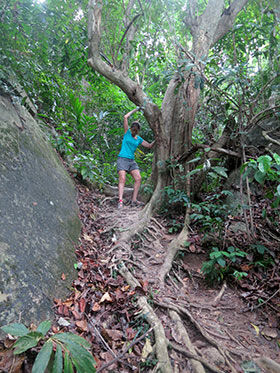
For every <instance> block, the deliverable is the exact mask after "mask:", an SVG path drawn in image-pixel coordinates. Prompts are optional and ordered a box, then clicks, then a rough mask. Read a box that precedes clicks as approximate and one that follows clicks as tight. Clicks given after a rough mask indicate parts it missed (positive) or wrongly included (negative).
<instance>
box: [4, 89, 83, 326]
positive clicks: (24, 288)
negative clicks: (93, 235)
mask: <svg viewBox="0 0 280 373" xmlns="http://www.w3.org/2000/svg"><path fill="white" fill-rule="evenodd" d="M79 234H80V221H79V218H78V208H77V205H76V191H75V187H74V184H73V182H72V180H71V178H70V177H69V175H68V174H67V172H66V170H65V169H64V167H63V165H62V163H61V161H60V160H59V158H58V156H57V155H56V153H55V151H54V150H53V149H52V147H51V146H50V144H49V143H48V141H47V139H46V136H45V135H44V133H43V131H42V130H41V129H40V126H39V124H38V122H36V121H35V120H34V119H33V118H32V116H31V115H30V114H29V113H28V112H27V110H26V109H25V108H24V107H22V106H21V105H19V104H15V103H13V102H12V100H11V99H10V98H9V97H6V96H0V326H2V325H5V324H8V323H11V322H19V321H21V322H23V323H25V324H26V325H28V324H30V323H31V322H33V323H35V324H38V323H39V322H40V321H43V320H46V319H50V318H52V317H53V311H52V306H53V298H54V297H56V298H60V297H62V298H63V297H66V295H67V293H68V292H69V286H71V283H72V281H73V279H74V277H75V269H74V262H75V244H76V243H77V240H78V237H79ZM62 274H64V275H65V277H66V280H63V279H62V278H64V276H62Z"/></svg>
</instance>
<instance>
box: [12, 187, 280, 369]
mask: <svg viewBox="0 0 280 373" xmlns="http://www.w3.org/2000/svg"><path fill="white" fill-rule="evenodd" d="M77 190H78V204H79V208H80V219H81V222H82V234H81V239H80V245H79V247H77V249H76V255H77V271H78V278H77V280H75V281H74V283H73V288H72V292H71V295H70V296H69V298H68V299H55V306H54V307H55V310H56V315H57V316H56V322H55V324H54V326H53V327H52V332H54V333H57V332H61V331H71V332H74V333H78V334H79V335H81V336H83V337H84V338H86V339H87V340H88V341H90V342H91V343H92V354H93V356H94V358H95V360H96V371H97V372H101V371H102V372H123V373H126V372H156V371H162V372H178V373H179V372H190V373H192V372H195V373H197V372H199V373H203V372H220V373H221V372H223V373H229V372H233V373H234V372H243V373H249V372H251V373H254V372H255V373H260V372H279V371H278V370H273V369H274V368H273V367H271V366H270V365H268V368H267V367H266V368H265V364H266V363H267V361H266V362H264V363H263V364H262V363H261V362H258V365H257V364H256V359H258V358H263V357H265V358H270V359H273V360H274V361H275V362H278V363H280V356H279V345H280V335H279V304H280V300H279V260H278V261H277V260H275V263H276V264H275V266H274V267H273V268H272V269H271V271H270V272H269V271H267V272H265V274H264V273H262V272H261V271H260V272H258V273H257V272H254V273H251V274H250V275H249V276H248V279H246V280H242V281H235V282H234V281H233V282H232V283H226V282H224V283H223V284H221V285H219V287H216V288H215V287H210V286H208V285H207V284H206V282H205V280H204V277H203V275H202V273H201V266H202V263H203V262H204V261H205V260H208V255H207V253H206V252H205V251H204V249H203V247H202V246H200V245H201V237H200V236H199V233H198V232H196V231H194V230H192V231H191V234H190V241H191V242H193V244H192V245H191V246H190V247H188V248H186V250H185V251H180V252H179V255H177V257H176V259H175V261H174V262H173V265H172V268H171V270H170V272H169V274H168V275H167V278H166V281H165V282H164V283H162V282H160V281H159V280H158V279H159V273H160V272H161V270H162V266H163V264H164V263H165V259H166V255H167V253H166V250H165V248H166V246H167V244H168V243H169V242H170V241H171V240H172V239H173V238H174V235H172V234H170V233H169V232H168V228H167V227H166V223H165V221H164V220H163V219H162V218H161V217H159V216H157V217H155V218H153V219H152V220H151V222H150V224H149V226H147V227H146V229H145V230H144V231H143V232H142V233H141V234H140V233H139V234H136V235H135V236H134V237H133V238H132V240H131V242H126V243H124V242H123V241H122V240H120V236H121V235H123V234H125V232H126V231H127V230H128V229H129V228H130V227H131V226H132V225H133V224H135V222H137V221H138V219H139V213H140V212H141V209H139V208H138V209H137V208H131V207H129V206H125V207H124V208H123V209H122V210H118V209H117V208H116V200H114V199H112V198H108V197H105V196H104V195H102V194H99V193H97V192H95V191H92V190H90V189H88V188H87V187H85V186H82V185H77ZM276 245H278V246H279V241H277V240H276ZM277 263H278V264H277ZM244 266H245V264H243V269H244ZM252 271H254V270H253V269H252ZM275 289H276V290H275ZM277 289H278V290H277ZM260 298H262V302H261V303H258V302H257V300H258V299H260ZM268 362H270V361H269V360H268ZM275 369H277V368H275ZM17 372H30V363H28V362H25V365H24V364H23V366H22V368H21V370H18V371H17Z"/></svg>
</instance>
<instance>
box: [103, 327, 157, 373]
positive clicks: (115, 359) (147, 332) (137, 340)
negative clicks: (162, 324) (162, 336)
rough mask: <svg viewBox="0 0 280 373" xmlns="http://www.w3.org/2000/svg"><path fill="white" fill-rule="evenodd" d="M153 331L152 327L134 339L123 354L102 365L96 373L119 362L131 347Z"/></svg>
mask: <svg viewBox="0 0 280 373" xmlns="http://www.w3.org/2000/svg"><path fill="white" fill-rule="evenodd" d="M153 329H154V328H153V327H152V328H150V329H149V330H147V331H146V332H145V333H144V334H142V335H141V336H140V337H139V338H137V339H135V341H133V342H131V343H130V345H129V346H128V347H126V349H125V350H124V352H122V353H121V354H119V355H117V356H116V357H115V358H114V359H113V360H111V361H109V362H108V363H106V364H104V365H102V366H101V367H100V368H99V369H97V371H96V373H99V372H102V370H104V369H106V368H108V367H109V366H110V365H112V364H114V363H115V362H116V361H119V360H121V359H122V358H123V357H124V355H125V354H126V353H127V351H129V350H130V349H131V347H133V346H134V345H135V344H137V343H138V342H140V341H141V340H142V339H144V338H145V337H146V336H147V335H148V334H149V333H151V331H152V330H153Z"/></svg>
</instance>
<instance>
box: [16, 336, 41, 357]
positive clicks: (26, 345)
mask: <svg viewBox="0 0 280 373" xmlns="http://www.w3.org/2000/svg"><path fill="white" fill-rule="evenodd" d="M37 343H38V340H37V339H36V338H34V337H32V336H30V335H24V336H23V337H20V338H19V339H18V340H17V341H16V343H15V344H14V346H13V347H14V348H15V351H14V354H15V355H19V354H22V353H23V352H25V351H27V350H29V349H30V348H32V347H35V346H37Z"/></svg>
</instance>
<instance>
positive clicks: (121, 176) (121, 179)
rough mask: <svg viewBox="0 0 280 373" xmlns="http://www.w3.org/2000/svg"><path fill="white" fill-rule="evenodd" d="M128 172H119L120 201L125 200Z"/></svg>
mask: <svg viewBox="0 0 280 373" xmlns="http://www.w3.org/2000/svg"><path fill="white" fill-rule="evenodd" d="M125 178H126V171H124V170H121V171H119V201H122V200H123V191H124V185H125Z"/></svg>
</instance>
